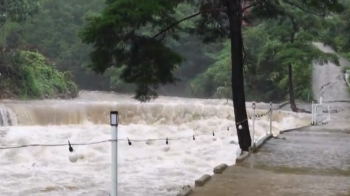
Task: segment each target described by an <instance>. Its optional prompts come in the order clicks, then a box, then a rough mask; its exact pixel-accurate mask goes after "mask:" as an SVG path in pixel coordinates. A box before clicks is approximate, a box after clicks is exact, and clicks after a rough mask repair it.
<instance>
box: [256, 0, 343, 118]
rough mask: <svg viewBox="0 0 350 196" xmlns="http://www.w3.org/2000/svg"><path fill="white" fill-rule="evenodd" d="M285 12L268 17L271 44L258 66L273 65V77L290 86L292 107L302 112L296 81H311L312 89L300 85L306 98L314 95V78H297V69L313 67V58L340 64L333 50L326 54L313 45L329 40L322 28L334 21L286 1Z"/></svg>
mask: <svg viewBox="0 0 350 196" xmlns="http://www.w3.org/2000/svg"><path fill="white" fill-rule="evenodd" d="M282 8H283V9H282ZM281 11H282V12H283V13H284V14H283V15H280V16H278V17H277V18H276V19H273V20H268V21H267V22H268V25H265V27H264V31H265V32H267V33H268V35H269V36H268V39H267V41H266V43H267V44H265V46H264V47H263V50H261V51H260V54H259V56H260V59H259V63H258V66H262V67H265V68H267V67H269V69H270V73H273V74H274V75H273V80H274V81H275V82H278V83H280V87H281V88H282V89H285V88H286V87H287V89H288V94H289V101H290V105H291V109H292V110H293V111H294V112H298V111H300V109H298V108H297V106H296V103H295V93H294V82H293V80H294V79H296V80H297V81H298V83H301V82H305V83H308V84H310V88H308V89H300V88H299V89H298V91H297V94H298V96H299V97H300V96H304V97H305V96H307V95H311V96H312V91H311V78H310V77H309V76H308V77H306V76H302V77H300V76H301V75H299V77H295V75H294V74H293V68H297V69H300V68H301V69H305V70H308V69H309V70H310V68H312V66H311V62H312V61H318V62H321V63H325V62H326V61H331V62H334V63H335V64H337V65H338V64H339V63H338V57H337V55H334V54H332V53H324V52H322V51H321V50H319V49H318V48H316V47H315V46H313V44H312V42H317V41H321V42H323V41H324V40H328V39H329V38H328V37H326V36H322V31H320V30H319V29H324V28H328V26H329V25H330V24H329V22H328V21H327V20H325V19H323V18H322V17H320V16H317V15H316V13H303V11H301V10H299V9H295V8H294V9H290V8H289V7H288V6H287V5H286V4H281ZM279 65H280V66H279ZM279 67H280V68H279ZM271 69H273V71H272V72H271ZM286 73H287V74H286ZM299 73H300V72H299Z"/></svg>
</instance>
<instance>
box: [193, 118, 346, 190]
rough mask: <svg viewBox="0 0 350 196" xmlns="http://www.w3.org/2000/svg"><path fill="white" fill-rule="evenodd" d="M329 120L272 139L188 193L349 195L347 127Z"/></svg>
mask: <svg viewBox="0 0 350 196" xmlns="http://www.w3.org/2000/svg"><path fill="white" fill-rule="evenodd" d="M343 121H345V118H344V119H343ZM332 124H333V123H332ZM332 124H329V125H326V126H317V127H310V128H305V129H303V130H298V131H292V132H289V133H284V134H282V135H280V137H281V138H285V139H271V140H270V141H268V142H267V143H266V144H265V145H264V146H263V147H262V149H261V150H260V151H259V152H258V153H257V154H253V155H251V157H250V158H248V159H247V160H245V161H244V162H243V163H237V165H235V166H231V167H229V168H228V169H226V170H225V171H224V172H223V173H222V174H216V175H214V176H213V177H212V178H211V180H210V181H209V182H207V184H205V185H204V186H203V187H196V188H194V189H193V193H192V194H191V196H257V195H263V196H296V195H300V196H320V195H322V196H333V195H334V196H346V195H348V196H350V152H349V150H350V127H349V128H343V129H333V127H336V126H335V125H334V124H333V125H332ZM342 127H344V126H342Z"/></svg>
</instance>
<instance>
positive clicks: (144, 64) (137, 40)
mask: <svg viewBox="0 0 350 196" xmlns="http://www.w3.org/2000/svg"><path fill="white" fill-rule="evenodd" d="M281 1H283V2H288V5H289V6H291V7H297V8H299V9H303V10H306V9H312V10H316V11H320V12H322V11H324V10H325V8H327V10H329V11H332V10H338V9H339V8H341V7H342V6H341V5H340V4H339V3H338V1H337V0H317V1H315V0H313V1H306V0H296V1H293V2H289V1H287V0H280V1H278V0H256V1H243V0H208V1H201V0H178V1H164V0H153V1H139V0H107V1H106V4H107V7H106V8H105V9H104V10H103V12H102V13H101V14H100V15H97V16H93V17H89V18H88V19H87V21H88V23H87V25H86V26H85V28H84V29H83V30H82V32H81V38H82V40H83V42H84V43H87V44H92V45H93V52H91V54H90V58H91V61H92V64H91V65H90V67H91V68H92V69H93V70H94V71H95V72H97V73H103V72H104V71H105V70H106V69H107V68H109V67H111V66H117V67H121V66H124V65H125V66H126V67H125V69H124V70H123V73H122V74H121V78H122V79H123V80H124V81H125V82H128V83H134V84H136V86H137V88H136V95H135V98H136V99H138V100H140V101H148V100H150V99H152V98H156V96H157V94H156V91H155V89H157V88H158V87H159V85H164V84H167V83H175V82H176V81H177V78H175V77H174V76H173V71H174V70H175V69H176V68H177V66H178V65H179V64H180V63H181V62H182V61H183V58H182V57H181V56H180V55H179V54H178V53H176V52H175V51H173V50H171V49H170V48H169V47H168V46H166V45H165V44H164V43H165V42H164V41H165V40H166V39H171V38H172V39H179V32H181V31H182V30H186V29H183V28H181V27H180V26H179V25H178V24H179V23H181V22H183V21H185V20H188V19H191V18H193V17H195V16H199V15H200V16H201V18H200V19H199V20H198V21H197V22H196V28H195V29H192V32H193V33H195V34H196V35H198V36H199V37H200V38H202V39H203V41H204V42H215V41H218V40H223V39H224V38H227V37H229V39H230V41H231V59H232V73H231V87H232V93H233V105H234V113H235V121H236V129H237V135H238V139H239V145H240V148H241V149H242V150H243V151H248V150H249V147H250V146H251V137H250V132H249V126H248V120H247V113H246V107H245V94H244V77H243V64H244V47H243V39H242V22H243V19H244V18H247V19H246V21H247V23H249V17H247V16H245V15H244V14H243V13H244V11H246V10H248V9H249V8H252V10H251V12H250V14H248V15H250V16H257V17H261V16H263V17H276V16H278V15H280V14H283V12H281V11H280V2H281ZM184 2H189V3H192V4H193V5H194V6H196V7H197V8H198V12H197V13H195V14H192V15H189V16H188V17H185V18H183V19H181V20H177V19H176V18H175V17H174V13H175V9H176V7H177V6H178V5H179V4H181V3H184ZM244 2H248V4H246V7H243V3H244ZM145 27H152V28H153V32H154V34H153V35H151V36H149V35H148V36H147V35H143V34H141V33H140V30H141V29H142V28H145Z"/></svg>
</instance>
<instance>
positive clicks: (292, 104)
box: [288, 64, 298, 112]
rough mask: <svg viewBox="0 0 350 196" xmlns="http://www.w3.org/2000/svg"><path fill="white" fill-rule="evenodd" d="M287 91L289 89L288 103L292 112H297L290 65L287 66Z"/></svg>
mask: <svg viewBox="0 0 350 196" xmlns="http://www.w3.org/2000/svg"><path fill="white" fill-rule="evenodd" d="M288 89H289V103H290V108H291V109H292V111H293V112H298V108H297V105H296V104H295V98H294V91H293V69H292V65H291V64H289V65H288Z"/></svg>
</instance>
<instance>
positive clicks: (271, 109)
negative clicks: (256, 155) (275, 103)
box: [270, 101, 272, 134]
mask: <svg viewBox="0 0 350 196" xmlns="http://www.w3.org/2000/svg"><path fill="white" fill-rule="evenodd" d="M270 134H272V102H271V101H270Z"/></svg>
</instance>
